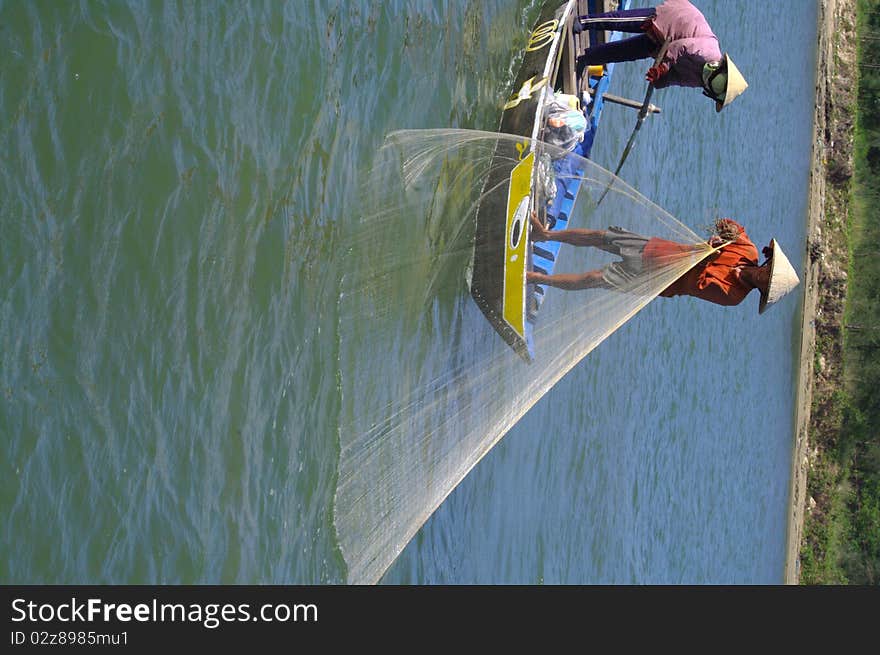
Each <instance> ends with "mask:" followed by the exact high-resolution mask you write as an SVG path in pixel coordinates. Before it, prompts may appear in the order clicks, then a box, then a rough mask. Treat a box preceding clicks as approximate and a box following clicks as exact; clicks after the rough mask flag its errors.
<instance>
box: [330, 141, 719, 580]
mask: <svg viewBox="0 0 880 655" xmlns="http://www.w3.org/2000/svg"><path fill="white" fill-rule="evenodd" d="M527 153H534V154H535V158H536V159H535V161H536V162H543V164H542V165H536V166H535V172H534V175H533V177H532V180H531V185H532V187H531V188H532V191H531V199H532V205H531V207H532V208H533V209H535V211H536V214H539V215H541V217H542V219H543V213H544V212H543V209H544V208H545V207H546V206H549V204H550V203H551V202H555V201H556V198H555V197H551V196H555V195H557V194H558V193H567V194H569V195H572V198H570V206H569V208H568V216H567V218H568V222H567V225H568V226H569V227H575V228H586V229H593V230H605V229H607V228H608V227H609V226H617V227H619V228H622V229H625V230H628V231H631V232H633V233H637V234H641V235H644V236H645V237H659V238H662V239H666V240H668V241H673V242H676V243H679V244H683V246H682V247H680V248H677V249H675V250H674V252H673V253H667V254H666V255H665V256H663V257H660V258H657V259H655V260H653V261H652V262H651V263H650V265H645V266H642V268H641V270H640V271H638V270H637V271H635V272H633V271H632V270H630V269H632V268H633V267H630V269H627V271H626V272H625V274H624V275H622V276H618V277H615V276H614V275H613V274H612V275H609V277H610V278H611V279H613V280H615V284H616V285H617V286H616V287H615V288H613V289H604V288H600V289H587V290H578V291H567V290H562V289H557V288H554V287H549V286H547V287H543V288H541V289H540V291H541V292H542V293H540V294H539V293H537V292H536V290H535V288H534V287H533V286H532V285H529V287H528V289H529V292H530V300H529V302H531V303H532V306H531V307H530V308H529V311H530V312H531V319H530V322H529V325H530V327H531V334H530V337H531V339H530V344H531V357H524V356H523V353H522V352H519V353H518V352H517V351H516V350H515V349H514V348H512V347H511V345H509V343H508V342H507V341H506V340H505V339H503V338H502V337H501V336H500V334H499V332H498V331H496V330H495V329H494V328H493V326H492V324H491V323H490V321H489V320H487V315H485V314H484V313H483V312H482V311H481V309H480V307H478V305H477V303H476V302H474V298H473V297H472V295H471V293H470V288H471V286H470V285H471V284H472V283H475V282H477V280H474V279H472V277H473V276H474V262H475V261H477V262H479V261H480V260H481V255H482V254H483V253H481V252H480V249H481V248H489V247H494V246H495V245H497V244H488V243H486V241H485V240H484V239H482V240H481V239H476V240H475V233H476V231H477V228H476V224H477V222H478V220H477V219H478V218H479V220H485V219H486V218H487V217H486V215H485V210H486V208H487V207H489V206H492V205H493V200H498V194H502V196H503V198H502V199H503V200H504V203H503V204H506V199H507V194H508V192H509V188H508V187H509V186H510V185H509V184H508V181H509V178H510V174H511V172H512V171H513V170H514V168H515V167H516V166H517V165H518V164H520V162H522V161H523V159H524V157H525V156H526V155H527ZM375 162H376V164H375V167H374V169H373V171H372V173H371V175H370V176H369V179H368V181H367V184H366V185H365V187H364V190H363V196H362V201H363V207H364V209H365V210H364V213H363V215H362V216H361V217H360V218H359V219H357V220H356V221H355V222H356V225H355V227H354V228H353V229H352V231H351V234H350V237H351V240H350V243H349V244H348V249H347V252H346V265H345V270H346V274H345V276H344V279H343V283H342V291H341V296H340V299H339V310H340V311H339V316H340V325H339V371H340V379H339V384H340V388H341V395H342V402H341V416H340V423H339V425H340V434H339V439H340V453H339V467H338V479H337V489H336V497H335V504H334V523H335V529H336V533H337V538H338V542H339V546H340V549H341V552H342V555H343V557H344V559H345V562H346V564H347V567H348V581H349V582H350V583H352V584H362V583H375V582H378V581H379V580H380V578H381V577H382V575H383V574H384V572H385V571H386V570H387V568H388V567H389V566H390V564H391V563H392V562H393V561H394V559H395V558H396V557H397V555H398V554H399V553H400V552H401V551H402V550H403V548H404V547H405V546H406V544H407V543H408V542H409V540H410V539H411V538H412V537H413V535H415V533H416V532H417V531H418V529H419V528H420V527H421V526H422V525H423V524H424V522H425V521H426V520H427V519H428V518H429V517H430V515H431V514H432V513H433V512H434V510H436V509H437V507H439V505H440V504H441V503H442V502H443V500H444V499H445V498H446V497H447V496H448V495H449V493H450V492H452V490H453V489H454V488H455V487H456V485H457V484H458V483H459V482H460V481H461V480H462V479H463V478H464V477H465V476H466V475H467V473H468V472H469V471H470V470H471V469H472V468H473V467H474V466H475V465H476V464H477V463H478V462H479V461H480V459H481V458H482V457H483V456H484V455H485V454H486V453H487V452H488V451H489V450H490V449H491V448H492V447H493V446H494V445H495V444H496V443H497V442H498V441H499V440H500V439H501V438H502V437H503V436H504V434H505V433H506V432H507V431H508V430H509V429H510V428H511V427H512V426H513V425H514V424H515V423H516V422H517V421H518V420H519V418H520V417H522V416H523V415H524V414H525V413H526V412H527V411H528V410H529V408H530V407H532V406H533V405H534V404H535V403H536V402H537V401H538V400H539V399H540V398H541V397H542V396H543V395H544V394H546V393H547V392H548V391H549V390H550V389H551V388H552V387H553V385H554V384H555V383H556V382H557V381H558V380H560V379H561V378H562V377H563V376H564V375H565V374H566V373H567V372H568V371H569V370H571V369H572V367H574V366H575V365H576V364H578V362H580V361H581V360H582V359H583V358H584V356H585V355H587V354H588V353H589V352H590V351H591V350H593V349H594V348H595V347H596V346H597V345H599V344H600V343H601V342H602V340H604V339H605V338H606V337H608V335H610V334H611V333H612V332H614V331H615V330H616V329H617V328H618V327H620V326H621V325H622V324H623V323H624V322H626V321H627V320H628V319H629V318H631V317H632V316H633V315H634V314H635V313H636V312H638V311H639V309H641V308H642V307H644V306H645V305H646V304H647V303H648V302H650V301H651V300H652V299H653V298H655V297H656V296H657V295H658V294H659V293H660V292H661V291H662V290H663V289H664V288H666V287H667V286H669V284H671V283H672V282H673V281H675V280H676V279H677V278H679V277H680V276H681V275H682V274H684V273H685V272H686V271H687V270H689V269H690V268H692V267H693V266H695V265H696V264H698V263H699V262H700V261H701V260H702V259H703V258H705V257H706V256H707V255H709V254H710V253H711V252H713V251H712V249H711V248H710V247H709V246H708V245H707V244H706V239H705V235H704V236H702V237H701V236H698V235H697V234H695V233H694V232H693V231H692V230H691V229H689V228H688V227H686V226H685V225H683V224H682V223H681V222H679V221H678V220H676V219H675V218H674V217H673V216H671V215H670V214H668V213H667V212H665V211H664V210H663V209H661V208H660V207H658V206H657V205H655V204H653V203H652V202H650V201H649V200H648V199H647V198H645V197H643V196H642V195H640V194H639V193H638V192H637V191H635V190H634V189H632V188H631V187H629V186H627V185H626V183H625V182H623V181H622V180H620V179H616V178H613V176H612V174H611V173H609V172H608V171H606V170H604V169H603V168H601V167H600V166H598V165H596V164H594V163H593V162H591V161H589V160H587V159H584V158H582V157H578V156H577V155H575V154H573V153H570V152H568V151H565V150H561V149H556V148H553V147H552V146H549V145H547V144H543V143H537V142H536V143H532V142H530V141H529V140H528V139H523V138H522V137H514V136H506V135H501V134H497V133H488V132H478V131H469V130H451V129H445V130H413V131H401V132H395V133H393V134H391V135H389V137H388V138H387V140H386V143H385V145H384V147H383V148H382V149H381V150H380V151H379V152H378V153H377V157H376V160H375ZM612 182H613V185H612ZM609 185H610V191H609V192H608V194H607V195H606V196H605V198H604V199H603V200H602V202H601V203H600V204H599V205H598V206H597V200H598V199H599V197H600V196H601V195H602V193H603V192H604V191H605V190H606V189H607V188H608V187H609ZM496 204H497V203H496ZM551 218H552V217H551ZM497 220H499V221H504V220H505V218H504V216H503V215H502V216H498V217H497ZM551 229H552V226H551ZM475 243H476V244H477V245H476V246H475ZM534 245H535V247H542V248H544V247H551V246H552V243H551V242H546V243H536V244H534ZM556 245H557V247H558V252H557V253H556V255H555V257H554V263H553V266H552V267H551V268H552V269H553V272H555V273H581V272H584V271H592V270H601V269H602V268H603V267H605V266H606V265H608V264H610V263H612V262H615V261H617V262H619V261H621V257H618V256H616V255H614V254H612V253H610V252H607V251H605V250H603V249H601V248H595V247H576V246H573V245H568V244H565V245H561V246H560V245H559V244H556ZM635 268H638V266H636V267H635ZM527 359H531V361H530V362H529V361H527Z"/></svg>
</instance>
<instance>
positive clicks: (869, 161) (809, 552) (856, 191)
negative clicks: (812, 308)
mask: <svg viewBox="0 0 880 655" xmlns="http://www.w3.org/2000/svg"><path fill="white" fill-rule="evenodd" d="M855 36H856V39H855V40H856V44H857V46H856V49H857V59H856V67H855V68H853V67H851V68H853V70H852V73H853V74H854V77H855V81H856V82H857V83H856V84H854V85H852V84H851V85H850V86H849V88H850V89H855V90H856V93H855V94H854V95H853V94H847V93H846V91H845V89H841V90H840V91H841V92H840V93H838V94H836V97H835V104H834V107H833V115H832V116H831V117H830V118H829V123H830V124H833V125H834V128H832V129H833V130H834V131H837V132H838V135H837V137H838V138H837V139H836V140H835V138H834V136H833V135H829V136H830V137H831V138H830V139H828V140H829V141H830V144H831V147H830V149H829V157H828V161H827V185H828V186H827V188H828V200H827V201H826V217H825V226H824V229H825V230H826V231H827V233H831V234H834V235H835V237H834V238H836V239H837V240H838V241H839V244H838V245H839V247H838V248H837V249H836V250H835V256H834V259H836V260H842V261H836V262H835V263H834V265H832V266H830V267H829V275H828V280H826V281H827V282H828V288H826V287H825V285H823V294H827V298H825V299H823V302H822V304H821V309H820V315H819V316H817V323H816V328H817V339H816V362H815V368H816V371H817V372H818V373H817V377H822V376H824V384H822V385H820V390H819V393H817V394H815V396H814V402H813V408H812V416H813V418H812V424H811V430H810V439H811V443H812V445H813V447H814V452H813V455H812V458H811V467H810V471H809V476H808V485H807V493H808V495H809V506H808V512H807V516H806V521H805V525H804V539H803V543H802V547H801V576H800V580H801V583H802V584H878V583H880V429H878V427H877V426H880V394H878V393H877V391H876V390H877V389H878V388H880V0H859V2H858V5H857V22H856V26H855ZM845 77H846V76H845ZM847 133H849V134H851V135H853V137H854V138H852V139H851V140H850V139H847V138H846V134H847ZM835 146H836V147H835ZM828 254H829V253H828V252H822V251H813V250H811V255H812V256H815V257H826V256H828ZM834 266H836V267H838V275H836V276H835V275H834V274H833V271H832V270H831V269H833V268H834Z"/></svg>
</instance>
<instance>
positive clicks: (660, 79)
mask: <svg viewBox="0 0 880 655" xmlns="http://www.w3.org/2000/svg"><path fill="white" fill-rule="evenodd" d="M573 29H574V31H575V32H581V31H583V30H584V29H594V30H617V31H620V32H636V33H638V32H642V34H640V35H639V36H635V37H632V38H629V39H622V40H618V41H610V42H608V43H604V44H601V45H597V46H594V47H592V48H587V49H586V50H585V51H584V54H583V55H581V56H580V57H578V60H577V73H578V77H580V76H581V74H582V73H583V70H584V68H586V67H587V66H589V65H592V64H607V63H610V62H619V61H636V60H638V59H648V58H650V59H654V58H655V57H656V56H657V54H658V53H659V50H660V47H661V46H662V45H663V43H664V42H665V41H666V40H667V39H669V40H670V43H669V46H668V49H667V50H666V54H665V55H664V56H663V59H662V61H661V62H660V63H658V64H657V65H655V66H651V68H649V69H648V72H647V74H646V76H645V79H646V80H647V81H648V82H651V83H652V84H653V85H654V87H655V88H657V89H661V88H663V87H667V86H673V85H674V86H692V87H697V88H702V89H703V95H704V96H706V97H707V98H709V99H710V100H712V101H713V102H714V103H715V111H716V112H718V111H721V110H722V109H724V108H725V107H726V106H727V105H729V104H730V103H731V102H732V101H733V99H734V98H736V97H737V96H738V95H739V94H740V93H742V92H743V91H745V90H746V87H747V86H748V84H747V83H746V81H745V79H744V78H743V76H742V74H741V73H740V72H739V69H737V67H736V66H735V65H734V64H733V62H732V61H731V60H730V56H729V55H727V54H723V55H722V53H721V48H720V47H719V44H718V37H716V36H715V34H713V32H712V29H711V28H710V27H709V23H707V22H706V19H705V17H704V16H703V14H702V13H700V10H699V9H697V8H696V7H694V6H693V5H692V4H691V3H690V2H688V0H666V1H665V2H664V3H663V4H661V5H660V6H658V7H648V8H645V9H625V10H620V11H610V12H607V13H603V14H594V15H590V16H580V17H579V18H577V19H575V21H574V23H573Z"/></svg>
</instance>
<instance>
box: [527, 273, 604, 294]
mask: <svg viewBox="0 0 880 655" xmlns="http://www.w3.org/2000/svg"><path fill="white" fill-rule="evenodd" d="M526 280H528V281H529V282H532V283H534V284H545V285H547V286H550V287H556V288H557V289H565V290H566V291H578V290H580V289H610V288H611V287H610V286H609V285H608V283H607V282H605V279H604V278H603V277H602V271H601V270H596V271H587V272H586V273H560V274H558V275H546V274H545V273H538V272H537V271H528V272H527V273H526Z"/></svg>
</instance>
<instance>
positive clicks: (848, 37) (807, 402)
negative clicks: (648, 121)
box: [785, 0, 857, 584]
mask: <svg viewBox="0 0 880 655" xmlns="http://www.w3.org/2000/svg"><path fill="white" fill-rule="evenodd" d="M855 22H856V0H820V2H819V25H818V54H817V60H816V65H817V72H816V104H815V114H814V130H815V134H814V141H813V158H812V168H811V174H810V201H809V216H808V225H807V248H808V252H809V257H808V259H807V263H806V267H805V270H804V275H803V278H804V279H803V284H804V285H805V300H804V317H803V341H802V344H801V362H800V378H799V387H798V409H797V417H796V431H797V432H796V444H795V456H794V461H793V463H792V465H793V470H792V488H791V513H790V522H789V530H788V552H787V557H786V565H785V582H786V583H787V584H797V582H798V581H799V574H800V567H799V554H800V548H801V543H802V538H803V525H804V517H805V514H806V513H807V512H824V511H825V509H826V508H825V507H824V506H823V502H824V501H825V499H824V498H812V497H809V496H808V494H807V483H808V476H809V475H810V469H811V468H812V467H813V466H814V465H815V463H816V461H817V457H818V455H819V452H820V449H821V448H822V444H823V443H827V441H828V440H829V439H833V438H834V435H835V434H836V430H837V423H836V412H835V411H834V409H833V407H834V406H833V396H834V391H835V390H836V389H838V388H840V386H841V385H842V383H843V376H842V351H841V346H842V333H841V331H842V328H843V308H844V301H845V298H846V276H847V267H848V254H847V241H846V224H847V219H848V212H849V198H848V183H849V180H850V178H851V176H852V174H853V128H854V120H855V101H856V97H855V93H856V80H857V75H856V40H855Z"/></svg>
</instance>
